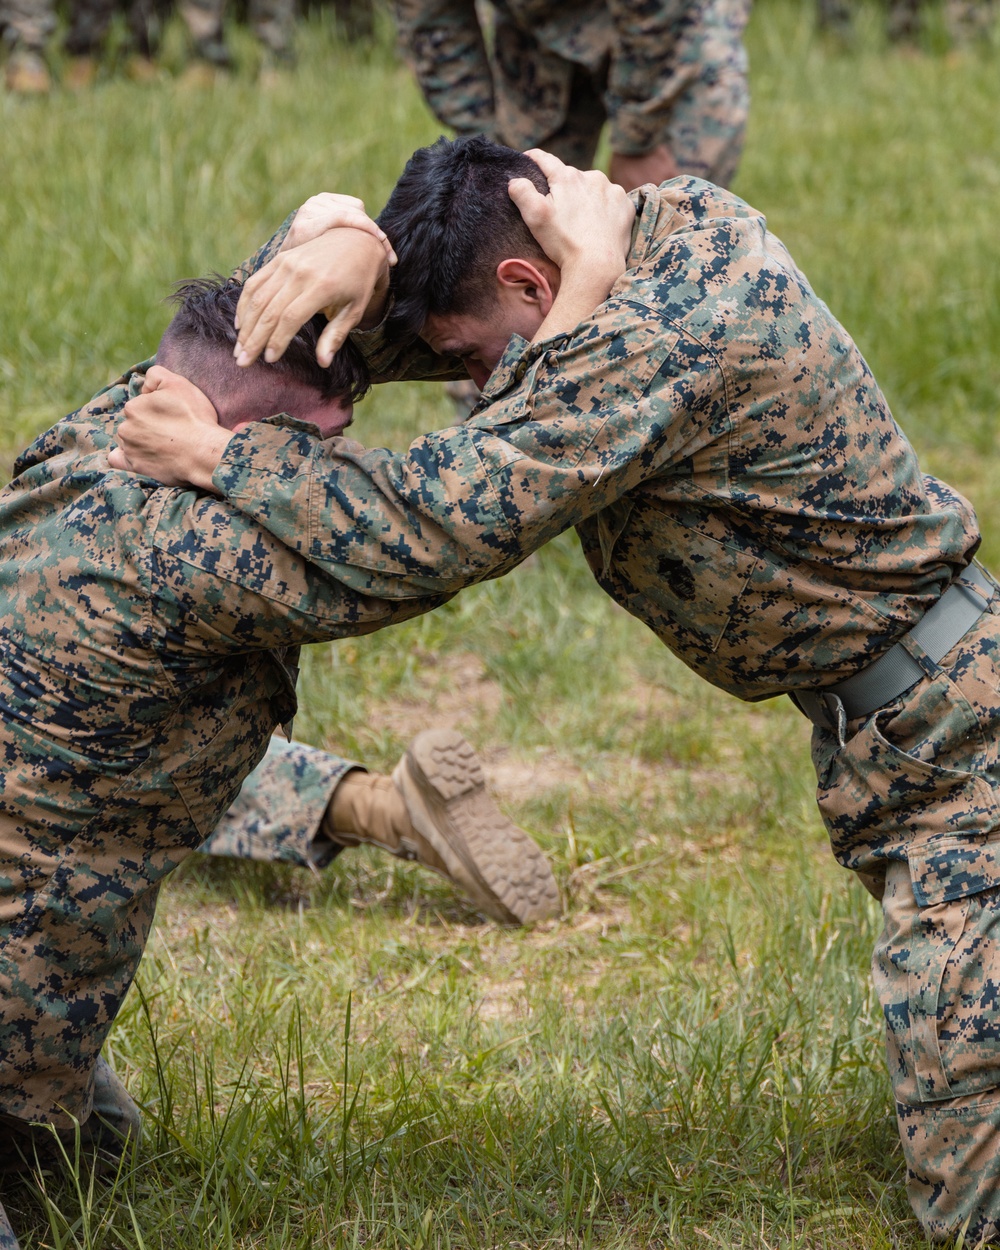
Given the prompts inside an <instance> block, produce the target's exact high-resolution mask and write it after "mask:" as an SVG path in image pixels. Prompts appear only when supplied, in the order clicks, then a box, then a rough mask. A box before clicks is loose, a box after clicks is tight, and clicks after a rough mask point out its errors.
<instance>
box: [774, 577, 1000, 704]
mask: <svg viewBox="0 0 1000 1250" xmlns="http://www.w3.org/2000/svg"><path fill="white" fill-rule="evenodd" d="M995 589H996V587H995V585H994V583H993V581H992V579H991V578H990V577H989V576H988V575H987V574H986V573H985V572H984V571H983V570H982V569H981V568H979V567H978V566H977V565H975V564H970V565H969V567H968V568H967V569H963V570H962V572H961V573H960V574H959V575H958V577H957V578H956V579H955V581H953V582H952V583H951V585H950V586H949V587H948V589H947V590H946V591H945V592H944V594H943V595H942V596H941V598H940V599H939V600H938V601H937V603H935V604H934V605H933V606H932V607H930V608H928V609H927V611H926V612H925V613H924V615H923V616H922V617H921V618H920V620H919V621H917V623H916V625H914V626H913V628H912V629H911V630H910V631H909V633H908V634H907V635H906V637H907V638H912V639H913V640H914V641H915V642H918V643H919V644H920V646H921V647H922V648H923V650H924V651H925V652H926V653H927V655H928V656H929V657H930V658H931V660H932V661H933V662H934V663H935V664H937V663H938V662H939V661H940V660H942V659H943V658H944V657H945V656H946V655H947V654H948V652H949V651H950V650H951V649H952V647H954V646H955V645H956V644H957V643H959V642H961V640H962V639H963V638H964V637H965V635H966V634H967V633H968V632H969V630H970V629H971V628H972V627H973V625H975V623H976V621H978V620H979V618H980V617H981V616H982V614H983V613H984V612H985V611H986V609H987V607H988V606H989V602H990V600H991V599H992V598H993V595H994V592H995ZM924 676H926V673H925V672H924V669H923V668H921V666H920V664H919V663H918V662H917V661H916V660H915V659H914V658H913V656H912V655H910V653H909V651H907V649H906V647H905V646H904V645H903V643H902V642H897V643H896V645H895V646H894V647H891V648H890V649H889V650H888V651H887V652H886V653H885V655H883V656H880V657H879V659H877V660H876V661H875V662H874V664H869V665H868V667H867V668H863V669H862V670H861V672H860V673H855V675H854V676H853V677H848V679H847V680H846V681H841V682H838V683H837V684H836V685H835V686H825V687H824V688H823V689H822V690H797V691H795V692H794V693H790V695H789V697H790V698H791V700H792V702H793V703H794V704H795V706H796V707H797V708H798V709H799V711H800V712H802V713H804V715H806V716H808V717H809V719H810V720H811V721H812V723H813V724H814V725H818V726H819V727H820V729H836V728H837V724H838V722H839V720H840V716H841V715H842V716H843V717H844V719H845V720H855V719H856V718H857V717H859V716H867V715H869V713H871V712H874V711H876V710H877V709H878V708H880V707H885V705H886V704H887V703H892V701H893V700H894V699H898V698H899V696H900V695H901V694H905V693H906V691H907V690H909V689H910V687H911V686H915V685H916V684H917V682H918V681H919V680H920V679H921V677H924ZM838 701H839V704H840V707H842V708H843V712H842V713H841V711H840V707H838Z"/></svg>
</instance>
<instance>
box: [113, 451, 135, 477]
mask: <svg viewBox="0 0 1000 1250" xmlns="http://www.w3.org/2000/svg"><path fill="white" fill-rule="evenodd" d="M108 464H110V465H111V467H112V469H125V470H126V471H127V472H131V471H132V466H131V465H130V464H129V462H128V456H126V455H125V452H124V451H123V450H122V449H121V448H120V447H112V448H111V450H110V451H109V452H108Z"/></svg>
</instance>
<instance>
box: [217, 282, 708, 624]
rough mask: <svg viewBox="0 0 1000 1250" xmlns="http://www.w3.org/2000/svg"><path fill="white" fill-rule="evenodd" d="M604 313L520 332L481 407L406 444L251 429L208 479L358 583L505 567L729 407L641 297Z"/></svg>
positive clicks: (389, 589) (410, 592)
mask: <svg viewBox="0 0 1000 1250" xmlns="http://www.w3.org/2000/svg"><path fill="white" fill-rule="evenodd" d="M599 312H600V315H599V316H598V317H596V318H595V320H594V321H593V322H591V323H588V327H587V330H586V331H585V332H583V333H581V334H579V335H577V336H575V337H574V338H573V339H572V340H570V341H566V340H549V341H548V342H545V343H540V344H532V345H528V344H526V343H524V341H523V340H516V339H515V340H514V341H513V342H512V345H511V346H510V347H509V348H508V351H507V354H506V355H505V357H504V359H503V360H502V361H501V362H500V364H499V365H498V366H497V369H496V370H494V373H493V375H492V376H491V378H490V381H489V384H488V386H487V388H486V391H485V392H484V399H485V400H487V401H491V402H489V405H488V407H486V408H485V409H484V410H482V411H481V412H479V413H478V414H477V415H476V416H474V417H472V418H471V419H470V420H469V421H468V422H466V423H465V424H464V425H462V426H457V427H453V428H450V429H445V430H439V431H436V432H434V433H432V434H427V435H425V436H423V437H422V438H419V439H417V440H416V441H415V442H414V443H413V444H412V445H411V446H410V448H409V450H408V451H407V452H406V453H404V454H394V453H391V452H389V451H385V450H374V451H368V450H365V449H364V448H363V447H360V446H359V445H358V444H356V443H352V442H349V441H348V440H346V439H336V440H331V441H329V442H327V443H323V444H318V445H316V446H314V447H313V448H312V449H311V451H309V452H308V454H306V455H303V454H302V449H301V448H300V447H296V446H294V445H293V444H292V443H291V442H290V441H289V440H288V438H287V436H286V434H284V433H283V432H282V431H281V430H279V429H277V428H275V427H273V426H272V427H270V428H268V427H261V426H256V427H247V428H246V429H245V430H243V431H241V432H240V433H238V434H237V435H236V436H235V437H234V438H233V439H232V440H231V441H230V443H229V446H228V449H227V451H226V453H225V455H224V457H223V459H222V462H221V463H220V465H219V468H218V469H217V471H216V474H215V486H216V488H217V489H218V490H219V491H220V492H221V493H222V494H223V495H225V496H226V497H227V498H228V500H229V501H231V502H232V503H233V504H235V505H236V507H238V508H239V509H240V510H241V511H243V512H245V513H246V514H247V515H249V516H251V517H253V518H254V519H255V520H258V521H259V522H260V523H261V524H262V525H263V526H264V527H266V528H267V529H268V530H269V531H270V532H271V533H273V534H275V535H276V536H278V537H279V538H281V539H282V540H283V541H285V542H287V543H289V545H291V546H293V547H294V549H295V550H296V551H297V552H298V553H299V554H301V556H302V557H303V558H304V559H306V560H309V561H315V562H318V563H319V564H322V565H324V566H327V567H329V568H331V569H333V570H336V576H337V578H338V580H339V582H340V583H341V584H342V585H346V586H350V587H352V588H353V589H354V590H355V591H356V592H357V593H358V594H359V595H363V596H366V597H374V598H383V597H384V598H387V599H393V600H397V599H400V598H405V597H408V596H425V595H428V594H432V593H438V592H444V593H449V594H450V593H454V592H456V591H458V590H459V589H461V588H462V587H463V586H468V585H470V584H472V583H474V582H477V581H481V580H483V579H484V578H489V577H497V576H500V575H501V574H503V573H506V572H507V571H509V570H510V569H511V568H513V567H514V566H515V565H516V564H517V563H518V562H519V561H520V560H522V559H524V558H525V556H527V555H528V554H529V553H530V552H531V551H534V550H535V549H536V548H538V547H539V546H541V545H542V544H543V543H545V542H547V541H548V540H549V539H550V538H553V537H554V536H555V535H556V534H558V533H560V532H561V531H562V530H565V529H567V528H569V527H570V526H573V525H577V524H579V523H580V522H581V521H583V520H585V519H586V518H587V517H590V516H592V515H593V514H595V513H597V512H599V511H601V510H602V509H603V508H605V507H607V506H608V505H609V504H610V503H612V502H614V501H615V500H616V499H617V498H619V497H620V496H621V495H623V494H624V493H625V492H627V491H629V490H632V489H635V488H637V487H641V486H642V485H643V483H644V482H646V481H647V480H648V479H650V478H652V477H655V476H656V475H657V474H659V473H661V472H663V471H664V469H666V468H667V467H668V466H669V465H671V464H673V463H676V462H678V461H680V460H682V459H683V458H684V457H685V456H687V455H688V454H689V452H690V448H691V446H692V443H693V441H694V440H695V435H694V434H693V433H692V423H696V424H697V425H699V426H700V427H701V428H703V429H706V428H710V427H711V426H712V423H713V422H718V421H724V420H725V416H726V414H725V411H724V394H725V389H724V387H723V385H722V383H721V374H720V371H719V367H718V365H717V363H716V362H715V360H714V357H712V356H711V354H710V353H708V352H706V350H705V349H703V348H702V347H701V346H700V345H699V344H698V343H697V342H696V341H694V340H691V341H690V342H689V341H687V340H685V341H684V344H683V347H681V346H679V343H678V334H677V332H676V331H674V330H672V329H671V328H670V326H669V324H668V323H664V321H663V320H662V319H660V318H658V317H655V316H652V315H651V314H648V313H646V312H645V310H641V309H640V310H638V312H637V309H636V307H635V306H634V305H625V304H624V302H621V303H620V306H618V307H617V308H616V307H613V306H612V305H610V304H608V305H604V306H603V309H602V310H599ZM720 396H723V399H722V400H720V398H719V397H720ZM720 402H721V403H722V405H723V411H721V412H719V411H718V410H717V409H718V405H719V404H720ZM303 516H308V517H309V525H308V528H307V529H305V530H303V529H302V527H301V518H302V517H303Z"/></svg>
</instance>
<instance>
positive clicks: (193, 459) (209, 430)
mask: <svg viewBox="0 0 1000 1250" xmlns="http://www.w3.org/2000/svg"><path fill="white" fill-rule="evenodd" d="M233 434H234V431H233V430H227V429H226V428H225V427H224V426H221V425H214V426H205V428H204V431H203V432H202V433H201V434H200V435H199V437H198V438H197V439H195V440H194V442H193V444H192V446H191V451H190V458H189V461H188V464H187V466H186V469H187V471H186V473H185V476H186V477H187V479H188V481H189V482H190V483H191V485H192V486H195V487H197V488H198V489H199V490H208V491H210V490H214V489H215V487H214V484H213V481H212V479H213V478H214V476H215V470H216V469H217V468H218V467H219V463H220V462H221V460H222V457H223V455H225V452H226V448H227V447H228V446H229V440H230V439H231V438H232V437H233Z"/></svg>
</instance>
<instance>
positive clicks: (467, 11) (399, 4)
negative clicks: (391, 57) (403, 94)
mask: <svg viewBox="0 0 1000 1250" xmlns="http://www.w3.org/2000/svg"><path fill="white" fill-rule="evenodd" d="M393 7H394V9H395V13H396V21H397V23H398V27H399V41H400V45H401V47H402V50H403V55H404V56H405V57H406V60H407V61H408V62H409V64H410V66H411V68H412V69H413V72H414V74H415V75H416V79H417V82H418V84H419V85H420V90H421V91H422V92H423V93H424V99H425V100H426V101H427V103H428V105H429V106H430V109H431V111H432V112H433V114H434V116H435V117H436V118H437V119H438V121H439V122H440V123H441V124H442V125H443V126H450V127H451V128H452V130H455V131H457V132H458V133H459V134H482V133H485V132H488V131H490V130H491V129H492V127H493V76H492V74H491V73H490V64H489V60H488V59H487V55H486V45H485V44H484V42H483V32H482V29H481V27H480V25H479V18H478V16H477V14H476V5H475V0H395V3H394V6H393Z"/></svg>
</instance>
